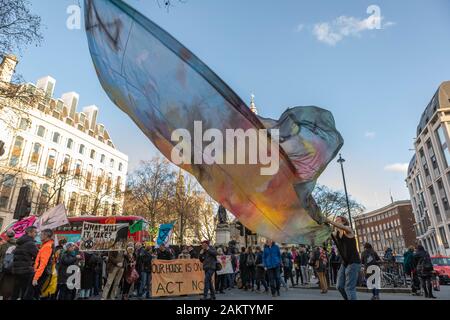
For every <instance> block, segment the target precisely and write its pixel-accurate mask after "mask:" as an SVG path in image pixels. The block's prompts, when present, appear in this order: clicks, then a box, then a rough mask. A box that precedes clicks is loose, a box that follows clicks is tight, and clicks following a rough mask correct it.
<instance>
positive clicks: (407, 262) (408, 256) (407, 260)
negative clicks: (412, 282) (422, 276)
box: [403, 250, 414, 275]
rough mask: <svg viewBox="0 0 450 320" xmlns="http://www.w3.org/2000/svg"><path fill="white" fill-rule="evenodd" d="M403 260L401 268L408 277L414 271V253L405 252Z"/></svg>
mask: <svg viewBox="0 0 450 320" xmlns="http://www.w3.org/2000/svg"><path fill="white" fill-rule="evenodd" d="M403 258H404V259H403V268H404V269H405V273H406V274H408V275H409V274H411V272H412V271H413V270H414V251H412V250H408V251H406V252H405V254H404V255H403Z"/></svg>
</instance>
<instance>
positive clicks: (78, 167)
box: [75, 160, 83, 179]
mask: <svg viewBox="0 0 450 320" xmlns="http://www.w3.org/2000/svg"><path fill="white" fill-rule="evenodd" d="M82 175H83V162H82V161H81V160H78V161H77V163H76V164H75V178H76V179H81V177H82Z"/></svg>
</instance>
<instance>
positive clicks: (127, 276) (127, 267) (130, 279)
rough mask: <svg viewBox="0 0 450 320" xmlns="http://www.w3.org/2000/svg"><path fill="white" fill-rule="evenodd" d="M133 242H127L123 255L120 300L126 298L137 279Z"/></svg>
mask: <svg viewBox="0 0 450 320" xmlns="http://www.w3.org/2000/svg"><path fill="white" fill-rule="evenodd" d="M134 250H135V249H134V245H133V243H129V244H128V246H127V249H126V253H125V257H124V277H123V283H122V300H128V299H129V295H130V290H131V287H132V286H133V284H134V283H136V281H137V280H138V279H139V273H138V272H137V270H136V254H135V252H134Z"/></svg>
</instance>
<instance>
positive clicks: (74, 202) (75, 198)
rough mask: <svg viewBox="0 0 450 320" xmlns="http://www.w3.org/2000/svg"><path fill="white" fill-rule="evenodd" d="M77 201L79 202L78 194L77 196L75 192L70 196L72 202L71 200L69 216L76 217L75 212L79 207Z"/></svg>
mask: <svg viewBox="0 0 450 320" xmlns="http://www.w3.org/2000/svg"><path fill="white" fill-rule="evenodd" d="M77 201H78V194H76V193H75V192H73V193H72V194H71V196H70V200H69V206H68V208H67V209H68V211H69V215H70V216H74V215H75V210H76V207H77Z"/></svg>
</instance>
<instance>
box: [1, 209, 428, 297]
mask: <svg viewBox="0 0 450 320" xmlns="http://www.w3.org/2000/svg"><path fill="white" fill-rule="evenodd" d="M330 224H331V225H332V226H333V227H334V230H335V231H334V232H333V234H332V239H333V241H334V244H335V246H328V247H322V246H314V247H311V246H303V245H299V246H282V247H280V246H279V245H278V244H276V243H275V242H273V241H272V240H267V242H266V243H265V244H264V245H263V246H248V247H242V248H237V247H236V245H230V246H217V247H215V246H212V245H211V244H210V243H209V242H208V241H203V242H202V243H201V246H200V247H197V248H194V247H193V246H184V247H182V248H179V247H166V246H164V245H161V246H160V247H159V248H155V247H153V246H145V245H143V244H142V243H140V242H136V243H133V242H130V243H129V244H128V245H127V247H126V250H125V251H111V252H81V251H80V250H79V246H78V244H77V243H73V242H66V241H64V240H61V241H60V242H59V243H58V244H57V245H56V246H55V243H54V240H53V238H54V237H53V232H52V231H51V230H43V231H42V232H41V233H40V239H41V245H40V246H39V247H38V246H37V245H36V241H35V238H36V236H37V234H38V233H37V229H36V228H35V227H29V228H27V229H26V232H25V235H23V236H22V237H20V238H19V239H17V240H15V234H14V233H13V232H7V234H6V237H7V238H6V239H5V240H4V241H3V243H2V244H1V245H0V296H1V297H2V298H3V299H4V300H17V299H21V300H37V299H49V300H74V299H81V300H83V299H102V300H110V299H113V300H114V299H123V300H128V299H129V298H131V297H133V298H146V299H149V298H150V297H151V274H152V260H153V259H158V260H173V259H199V260H200V262H201V263H202V264H203V270H204V273H205V281H204V294H203V298H202V299H206V300H211V299H212V300H214V299H216V293H218V294H224V293H226V290H231V289H233V288H238V289H240V290H243V291H252V292H257V293H266V294H271V295H272V296H273V297H277V296H280V295H281V292H280V291H281V288H282V287H283V288H284V289H285V290H289V288H293V287H297V286H308V285H310V284H312V283H314V284H315V283H316V282H317V283H318V285H319V288H320V290H321V293H322V294H326V293H327V292H328V288H329V287H330V286H336V288H337V289H338V290H339V292H340V293H341V294H342V296H343V298H344V299H346V300H347V299H348V300H356V298H357V296H356V287H357V285H358V284H361V282H364V279H363V280H361V274H362V278H367V277H368V275H369V273H368V272H367V270H368V269H369V267H370V266H373V265H380V264H381V263H383V262H388V263H389V262H390V261H393V260H392V259H393V258H392V257H393V255H392V250H391V249H389V248H387V249H386V251H385V254H384V256H383V257H382V258H380V257H379V256H378V254H377V253H376V251H375V250H374V249H373V248H372V246H371V245H370V244H369V243H366V244H365V245H364V248H363V251H362V252H361V254H359V252H358V248H357V246H356V239H355V236H354V234H353V231H352V229H351V228H350V227H349V223H348V221H347V219H345V218H343V217H338V218H337V219H336V221H330ZM223 256H230V262H231V267H232V272H231V273H220V272H218V271H220V268H221V267H220V263H218V261H221V260H222V261H223V260H225V259H226V258H225V257H223ZM404 257H405V259H404V261H405V262H404V270H405V273H406V274H407V275H409V276H410V277H411V279H412V281H411V282H412V290H413V292H417V293H419V292H420V291H421V289H422V290H423V291H424V295H425V297H427V298H435V297H434V296H433V293H432V284H431V279H432V272H433V265H432V263H431V259H430V255H429V254H428V253H427V252H426V251H425V249H424V248H423V247H422V246H420V245H419V246H417V248H416V249H414V248H410V249H409V250H408V251H407V252H406V253H405V255H404ZM74 266H75V268H74ZM77 270H78V271H77ZM74 272H80V277H79V279H80V283H79V284H78V286H76V285H75V284H74V283H73V281H70V279H69V278H70V277H71V275H72V274H73V273H74ZM213 282H214V283H213ZM71 284H73V285H71ZM379 298H380V294H379V289H378V288H374V289H373V297H372V299H373V300H377V299H379Z"/></svg>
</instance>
